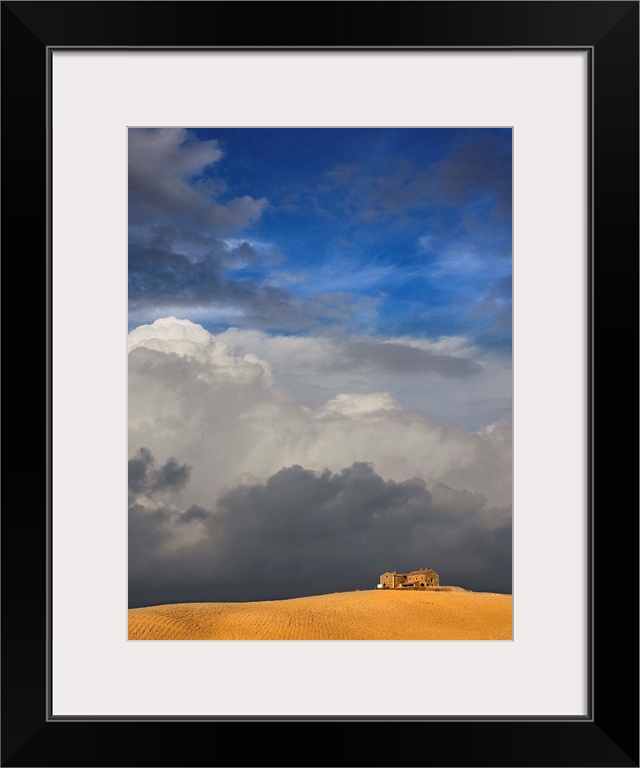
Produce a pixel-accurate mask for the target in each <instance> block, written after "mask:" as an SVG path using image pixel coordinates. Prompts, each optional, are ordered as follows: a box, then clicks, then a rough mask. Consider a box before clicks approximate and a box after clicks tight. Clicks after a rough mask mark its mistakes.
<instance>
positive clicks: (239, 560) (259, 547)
mask: <svg viewBox="0 0 640 768" xmlns="http://www.w3.org/2000/svg"><path fill="white" fill-rule="evenodd" d="M147 458H150V459H151V461H153V457H151V455H150V454H149V452H148V451H146V450H143V451H141V453H139V454H138V456H137V458H135V459H134V460H133V461H134V464H133V468H134V471H133V473H132V472H131V467H132V465H131V464H130V483H131V484H132V488H131V491H132V496H133V498H132V503H131V504H130V507H129V605H130V607H137V606H142V605H152V604H161V603H173V602H200V601H251V600H274V599H285V598H291V597H296V596H303V595H313V594H322V593H327V592H339V591H348V590H355V589H371V588H373V587H374V586H375V584H376V583H377V580H378V576H379V575H380V573H382V572H384V571H386V570H398V571H402V570H405V569H413V568H417V567H420V566H428V567H432V568H434V569H435V570H436V571H438V572H439V573H440V575H441V579H442V582H443V583H446V584H455V585H459V586H463V587H465V588H468V589H475V590H483V591H496V592H510V591H511V508H510V507H508V508H502V509H498V508H496V507H487V505H486V501H485V498H484V497H483V496H482V495H481V494H479V493H471V492H469V491H460V490H453V489H452V488H449V487H448V486H446V485H445V484H443V483H436V484H435V485H434V486H433V487H432V488H431V489H429V488H428V487H427V485H426V483H425V482H424V481H423V480H421V479H419V478H413V479H410V480H406V481H404V482H395V481H393V480H384V479H383V478H382V477H381V476H380V475H379V474H377V472H376V471H375V469H374V467H373V465H371V464H369V463H365V462H356V463H354V464H353V465H352V466H350V467H348V468H345V469H342V470H341V471H339V472H331V471H329V470H325V471H323V472H314V471H311V470H308V469H304V468H303V467H301V466H299V465H295V466H291V467H287V468H284V469H282V470H280V471H279V472H276V473H275V474H274V475H272V476H271V477H270V478H269V479H268V480H267V481H266V482H264V483H256V484H250V485H239V486H237V487H235V488H232V489H229V490H227V491H226V492H225V493H223V494H221V495H220V496H219V497H218V498H217V499H216V500H215V501H214V503H213V504H212V509H211V510H206V509H204V508H203V507H200V506H197V505H192V506H191V507H189V508H188V509H187V510H186V511H183V510H181V509H180V508H179V506H176V505H174V504H171V503H169V502H168V501H167V500H166V499H165V501H164V502H161V503H158V502H156V503H151V504H150V503H149V499H148V496H145V495H144V491H145V490H148V485H149V483H146V484H145V483H143V484H142V486H141V484H140V480H139V477H140V473H139V471H138V470H139V468H140V467H139V464H136V463H135V462H140V461H141V460H142V461H143V463H144V461H145V460H146V459H147ZM167 464H170V468H171V469H172V471H171V472H169V473H168V474H169V475H170V476H172V475H173V469H175V468H179V467H180V466H183V465H180V464H178V462H176V461H175V459H172V460H171V461H170V462H167ZM167 464H165V465H164V467H163V468H161V475H162V474H163V472H164V468H166V467H167ZM156 471H158V470H156ZM164 474H165V475H166V472H164ZM153 477H160V475H154V476H153ZM178 477H179V478H180V483H181V482H182V479H183V478H184V475H180V473H178ZM180 483H176V482H173V484H172V483H171V482H169V483H168V484H165V486H163V490H166V489H167V488H169V489H171V488H170V487H172V488H174V489H176V492H177V487H178V485H180ZM155 484H156V481H155V480H151V486H153V487H155ZM141 489H142V493H141Z"/></svg>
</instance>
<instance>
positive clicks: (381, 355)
mask: <svg viewBox="0 0 640 768" xmlns="http://www.w3.org/2000/svg"><path fill="white" fill-rule="evenodd" d="M340 353H341V356H340V357H339V358H338V363H337V366H340V365H342V366H343V367H349V368H351V367H353V366H363V367H366V366H371V367H375V368H383V369H388V370H391V371H397V372H402V373H420V372H423V373H437V374H439V375H441V376H450V377H460V376H469V375H472V374H474V373H479V372H480V371H482V366H481V365H478V363H474V362H473V361H472V360H467V359H465V358H462V357H453V356H451V355H438V354H436V353H434V352H430V351H428V350H425V349H419V348H417V347H412V346H409V345H407V344H398V343H394V342H384V343H381V342H375V341H348V342H345V343H344V344H343V345H342V346H341V348H340Z"/></svg>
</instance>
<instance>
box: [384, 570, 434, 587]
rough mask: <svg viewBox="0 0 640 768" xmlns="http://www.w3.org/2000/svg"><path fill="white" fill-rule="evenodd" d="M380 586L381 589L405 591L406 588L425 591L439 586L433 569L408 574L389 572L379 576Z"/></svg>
mask: <svg viewBox="0 0 640 768" xmlns="http://www.w3.org/2000/svg"><path fill="white" fill-rule="evenodd" d="M380 584H381V585H382V588H383V589H406V588H407V587H413V588H414V589H425V588H426V587H438V586H440V576H438V574H437V573H436V572H435V571H434V570H433V568H421V569H420V570H417V571H410V572H409V573H396V571H390V572H387V573H383V574H382V576H380Z"/></svg>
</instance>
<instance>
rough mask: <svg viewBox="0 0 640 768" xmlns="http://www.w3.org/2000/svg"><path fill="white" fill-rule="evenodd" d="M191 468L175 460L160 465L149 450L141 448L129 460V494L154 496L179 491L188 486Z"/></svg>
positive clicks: (171, 459)
mask: <svg viewBox="0 0 640 768" xmlns="http://www.w3.org/2000/svg"><path fill="white" fill-rule="evenodd" d="M190 473H191V467H190V466H188V465H187V464H178V462H177V461H176V460H175V459H174V458H173V457H171V458H169V459H167V461H166V462H165V463H164V464H162V465H158V463H157V462H156V460H155V459H154V457H153V455H152V454H151V451H150V450H149V449H148V448H141V449H140V450H139V451H138V453H137V454H136V455H135V456H134V457H133V458H132V459H129V494H130V495H131V496H133V497H134V498H135V497H136V496H140V495H142V494H145V495H148V496H153V495H154V494H157V493H162V492H163V491H179V490H180V489H181V488H184V486H185V485H186V484H187V482H188V480H189V475H190Z"/></svg>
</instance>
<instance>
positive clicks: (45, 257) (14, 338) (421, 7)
mask: <svg viewBox="0 0 640 768" xmlns="http://www.w3.org/2000/svg"><path fill="white" fill-rule="evenodd" d="M638 10H639V3H638V2H598V1H596V2H583V1H582V0H576V2H509V1H507V2H482V1H481V0H479V1H478V2H341V3H333V2H295V1H294V2H224V3H221V2H171V1H168V2H56V1H55V0H54V1H53V2H3V3H2V64H3V67H2V105H3V112H2V114H3V131H2V149H3V153H2V156H3V166H2V183H3V193H4V194H3V201H4V205H3V232H4V234H3V243H4V246H5V248H4V258H3V264H2V266H3V270H4V273H5V281H4V282H5V286H8V288H9V290H8V291H7V294H10V295H12V296H13V295H16V296H20V295H21V296H22V297H23V299H24V300H25V301H27V300H28V301H29V304H28V306H27V311H24V307H23V310H22V315H27V317H26V318H24V317H22V316H21V315H20V314H18V315H17V316H16V315H14V314H13V310H12V314H11V316H9V317H8V318H7V324H6V325H5V334H3V339H4V341H5V344H4V354H5V357H6V360H7V361H8V364H9V372H8V375H6V376H5V377H4V380H5V382H6V386H5V403H11V407H9V408H7V409H5V432H6V435H7V436H8V437H6V441H7V442H6V443H5V444H6V445H8V446H9V450H8V453H9V458H8V460H7V466H10V467H11V471H10V472H7V473H5V478H6V477H7V476H8V478H9V480H8V481H7V480H5V489H4V491H3V496H4V501H5V504H4V509H3V512H4V514H3V516H2V532H3V536H2V563H3V569H4V570H3V575H4V579H3V585H2V619H3V621H2V633H3V643H2V703H3V708H2V720H3V728H2V765H3V766H5V765H6V766H58V765H60V766H81V765H83V766H124V765H127V766H132V765H136V766H138V765H140V766H142V765H151V766H165V765H166V766H169V765H173V766H177V765H185V766H186V765H188V766H199V765H220V764H224V765H281V766H283V765H287V766H289V765H298V766H301V765H371V766H378V765H380V766H382V765H386V766H392V765H393V766H406V765H422V766H485V765H487V766H488V765H492V766H638V570H637V566H638V495H637V467H638V455H637V451H636V450H635V449H634V450H633V451H630V450H629V449H628V448H623V446H624V445H626V444H628V442H629V441H626V440H625V437H626V436H625V434H624V432H625V431H626V432H632V434H633V435H634V436H635V435H636V434H637V432H636V428H637V424H638V419H637V415H638V413H637V403H638V379H637V370H638V366H637V351H638V64H639V55H638V53H639V45H638V19H639V14H638ZM234 19H235V23H234V21H233V20H234ZM192 46H202V47H207V48H210V47H242V48H247V47H248V48H252V47H256V48H264V47H283V48H290V47H296V48H313V47H322V48H361V47H371V48H376V49H390V48H394V47H415V48H434V47H447V48H463V49H475V48H491V47H495V48H499V49H504V48H512V49H514V50H515V49H524V48H536V49H541V50H544V49H549V50H551V49H554V50H555V49H558V48H579V49H583V50H585V51H588V52H589V57H590V74H591V93H592V104H591V112H592V120H591V124H590V126H589V142H590V146H591V157H592V161H591V164H590V168H589V169H588V170H589V173H588V179H589V194H590V210H591V232H592V237H591V241H590V242H589V244H588V249H589V294H590V296H589V304H590V311H589V327H588V337H589V349H590V359H589V368H590V377H589V378H590V380H589V382H588V386H589V392H588V401H589V410H590V414H591V419H590V423H589V424H588V434H589V438H588V440H589V445H588V446H587V448H588V453H589V462H590V478H589V486H590V487H589V500H588V515H589V520H588V531H589V542H588V544H589V550H590V563H589V566H590V568H589V572H590V579H589V582H590V583H589V584H588V597H589V606H590V617H589V618H590V626H591V628H592V631H591V635H590V637H589V638H588V642H589V657H590V662H591V675H590V677H589V680H588V698H589V703H588V715H587V716H586V717H583V718H551V717H540V718H526V719H524V718H518V717H504V718H490V717H484V718H483V717H478V718H473V717H470V718H456V719H450V718H446V717H440V718H420V717H408V718H392V717H389V718H364V717H363V718H358V717H355V718H331V717H328V718H306V717H303V716H300V717H289V718H276V717H273V718H271V717H264V718H261V717H255V718H244V719H239V718H231V717H230V718H217V719H215V720H210V719H209V720H207V719H206V718H197V719H187V718H169V719H167V718H165V719H159V720H154V719H151V718H126V717H124V716H122V717H114V718H112V719H109V718H102V719H100V720H94V719H92V718H75V719H71V718H70V719H64V718H50V717H49V716H48V712H49V710H50V706H49V705H50V701H49V698H48V697H49V694H50V680H49V679H48V654H50V650H51V649H50V636H49V632H48V627H49V621H50V618H51V591H50V578H49V573H48V567H49V565H50V563H49V559H48V558H47V556H46V554H47V547H48V546H49V534H50V527H51V524H52V520H51V451H50V449H51V413H50V409H49V405H50V402H51V388H50V382H51V378H50V375H51V369H50V365H51V359H52V354H53V355H54V354H55V350H52V347H51V306H50V297H51V283H50V279H51V261H50V231H49V217H48V215H47V213H48V210H49V206H50V203H51V201H50V196H49V190H48V187H47V185H48V183H49V173H48V168H49V165H48V163H49V162H50V160H49V157H48V145H47V141H48V137H49V130H48V128H49V106H50V96H51V94H50V83H49V81H48V78H47V73H48V60H49V56H50V52H51V50H52V49H64V48H89V49H96V48H101V47H109V48H139V47H157V48H160V49H164V48H178V47H192ZM10 306H11V305H10ZM18 306H20V305H19V304H18ZM18 318H19V322H17V319H18ZM596 320H597V322H596ZM7 328H8V329H7ZM26 338H31V339H32V340H34V343H33V344H32V345H31V347H30V348H29V347H27V351H26V352H25V339H26ZM36 339H37V341H35V340H36ZM630 362H631V363H633V364H632V365H630ZM5 370H6V369H5ZM25 377H29V378H32V380H33V381H36V382H37V387H38V390H37V392H38V393H37V396H36V397H34V398H31V399H30V402H29V403H28V404H27V403H26V402H25V401H26V398H25V395H24V392H23V389H24V381H25ZM45 383H46V397H45ZM16 384H17V387H16ZM14 403H16V404H19V403H23V404H24V414H28V415H26V416H25V415H23V412H21V409H20V408H19V407H16V408H14V407H13V404H14ZM596 403H598V405H599V406H600V407H599V409H598V412H597V413H596V411H595V405H596ZM27 405H28V407H27ZM605 408H606V410H605ZM19 414H20V415H19ZM625 427H626V429H625ZM43 428H44V429H43ZM558 428H560V429H561V425H559V427H558ZM36 434H37V435H38V439H36V437H35V435H36ZM43 434H44V439H43ZM631 444H632V445H633V444H636V441H635V440H633V441H631ZM5 456H6V454H5ZM596 459H597V464H596ZM34 471H37V472H38V473H39V474H40V475H41V476H42V477H43V478H46V479H45V482H44V484H43V485H42V486H41V490H40V492H39V493H37V494H36V493H35V491H34V489H33V487H32V483H31V481H30V480H28V479H27V486H26V487H25V483H24V481H22V482H17V483H14V482H13V481H14V479H15V478H19V477H23V476H24V477H27V478H28V477H29V474H30V473H33V472H34ZM25 472H26V474H25ZM12 486H14V487H12ZM630 489H632V490H630ZM12 491H19V496H17V494H16V495H14V498H13V499H11V492H12ZM27 492H28V493H27ZM9 499H11V501H9ZM554 588H562V587H561V585H555V586H554ZM614 593H618V594H616V595H614ZM567 599H571V596H569V595H568V596H567ZM620 599H622V601H623V604H624V605H625V606H626V607H627V610H628V614H627V615H625V616H620V614H619V607H618V606H619V601H620ZM97 663H99V660H97ZM621 690H622V691H623V692H624V693H625V696H624V698H621V697H620V691H621ZM202 720H204V721H205V722H202ZM382 722H384V725H382V726H381V727H380V726H378V723H382ZM320 723H324V724H325V725H320ZM328 723H332V724H333V725H334V727H333V728H332V729H331V732H330V733H328V732H327V731H326V729H325V726H326V725H327V724H328ZM367 723H368V724H369V725H370V726H372V727H371V728H368V729H364V730H363V726H364V725H366V724H367ZM258 724H261V725H272V726H273V727H272V728H271V729H270V731H271V733H270V734H267V735H266V737H265V736H264V729H261V737H260V738H252V735H257V734H256V726H257V725H258ZM284 724H288V725H289V727H288V728H287V730H286V734H285V732H284V730H283V728H282V727H281V726H282V725H284ZM350 724H351V725H353V726H354V727H353V728H349V729H347V727H346V726H347V725H350ZM241 728H242V730H240V729H241ZM374 728H375V730H374ZM283 736H284V737H285V738H284V739H283V738H282V737H283ZM363 736H364V737H365V738H362V737H363ZM273 737H275V738H273ZM223 745H224V748H223ZM342 745H348V747H349V750H348V751H342V750H343V749H346V747H344V746H342ZM354 746H355V747H356V749H355V752H354V751H353V747H354ZM227 747H231V748H232V749H233V750H235V751H234V752H229V751H228V749H227ZM353 754H355V755H356V758H355V762H354V761H353V760H354V758H353V757H352V755H353ZM416 756H417V757H416ZM416 759H417V760H418V762H416Z"/></svg>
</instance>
